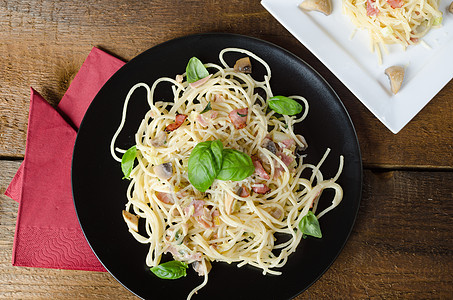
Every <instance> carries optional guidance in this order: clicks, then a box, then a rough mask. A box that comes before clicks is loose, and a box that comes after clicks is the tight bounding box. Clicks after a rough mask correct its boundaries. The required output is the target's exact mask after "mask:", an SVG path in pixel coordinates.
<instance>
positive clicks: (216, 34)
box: [71, 32, 363, 299]
mask: <svg viewBox="0 0 453 300" xmlns="http://www.w3.org/2000/svg"><path fill="white" fill-rule="evenodd" d="M208 36H209V37H213V38H221V37H227V36H228V37H235V38H237V39H249V40H254V41H255V42H259V43H263V44H267V46H268V47H273V48H276V49H278V50H280V51H282V52H284V53H285V54H286V55H288V56H290V57H292V58H294V59H296V60H298V61H299V62H300V63H301V64H304V65H305V66H306V67H307V68H308V69H310V71H311V72H312V73H313V74H314V76H315V77H317V79H318V80H320V81H321V82H322V83H323V84H324V85H325V86H326V87H327V89H328V90H329V92H330V93H332V95H333V96H334V98H336V101H337V104H338V105H339V106H340V107H341V109H342V111H343V112H344V114H345V117H346V118H347V120H348V122H349V125H350V127H351V129H352V132H353V137H354V140H355V142H356V149H355V150H356V151H357V155H358V157H357V158H358V161H359V164H360V170H359V174H358V185H359V186H360V187H359V190H358V195H357V199H356V200H355V204H356V205H355V206H356V207H355V210H354V211H353V215H354V217H353V219H352V222H351V226H350V228H349V230H348V233H347V235H346V238H345V239H344V240H343V242H342V244H341V245H340V246H339V247H338V249H337V251H336V254H335V255H334V256H333V259H331V260H330V262H329V263H328V264H327V265H326V267H325V268H324V269H323V270H322V271H321V272H320V273H319V274H318V276H316V277H314V278H313V280H312V281H311V283H309V284H308V285H306V286H305V287H304V288H303V289H301V290H299V291H298V292H296V293H295V294H294V295H292V296H291V298H290V299H292V298H294V297H297V296H298V295H300V294H302V293H303V292H304V291H306V290H307V289H308V288H310V287H311V286H312V285H313V284H314V283H315V282H317V281H318V280H319V279H320V278H321V277H322V276H323V275H324V274H325V272H326V271H327V270H328V269H329V268H330V267H331V266H332V264H333V263H334V262H335V261H336V259H337V258H338V256H339V255H340V254H341V252H342V251H343V249H344V247H345V245H346V243H347V241H348V240H349V238H350V235H351V233H352V231H353V228H354V226H355V223H356V221H357V216H358V212H359V208H360V203H361V200H362V195H363V191H362V189H363V165H362V154H361V149H360V145H359V140H358V137H357V132H356V129H355V127H354V124H353V122H352V119H351V117H350V115H349V113H348V111H347V109H346V107H345V106H344V104H343V102H342V101H341V99H340V97H339V96H338V94H337V93H336V92H335V90H334V89H333V88H332V86H331V85H330V84H329V83H328V82H327V81H326V80H325V79H324V78H323V77H322V76H321V75H320V74H319V72H318V71H316V70H315V69H314V68H313V67H312V66H311V65H309V64H308V63H307V62H305V61H304V60H303V59H301V58H300V57H298V56H296V55H295V54H293V53H292V52H290V51H288V50H286V49H285V48H283V47H281V46H279V45H276V44H274V43H272V42H269V41H265V40H262V39H259V38H256V37H251V36H246V35H241V34H234V33H219V32H208V33H201V34H191V35H185V36H180V37H176V38H173V39H170V40H167V41H165V42H163V43H160V44H157V45H155V46H153V47H151V48H149V49H147V50H145V51H144V52H142V53H140V54H138V55H137V56H135V57H134V58H133V59H131V60H130V61H128V62H127V63H126V64H124V65H123V66H122V67H121V68H120V69H119V70H118V71H117V72H116V73H115V74H114V75H112V76H111V77H110V78H109V79H108V80H107V82H106V83H105V84H104V86H106V85H108V84H109V83H110V82H111V81H113V80H115V77H116V76H118V75H117V74H121V72H124V70H127V68H128V66H129V65H131V64H132V63H133V62H135V61H136V60H139V59H141V57H143V56H146V55H147V53H148V52H151V51H153V50H154V49H157V48H160V47H165V46H166V45H167V44H171V43H174V42H178V41H179V40H184V39H188V38H196V37H208ZM104 86H103V87H102V88H101V89H100V90H99V92H98V93H97V95H96V96H95V98H94V99H93V101H92V103H94V102H95V101H96V99H97V98H98V97H99V94H101V92H102V91H103V89H104ZM91 107H92V104H90V105H89V107H88V109H87V111H89V110H90V108H91ZM86 122H87V121H86V118H85V116H84V118H83V119H82V122H81V124H80V128H83V126H84V123H86ZM79 133H80V130H79V131H78V132H77V137H76V141H75V144H74V151H73V157H72V161H71V187H72V196H73V203H74V207H75V210H76V215H77V219H78V222H79V224H80V227H81V229H82V232H83V234H84V237H85V239H86V241H87V242H88V244H89V246H90V248H91V249H92V251H93V253H94V254H95V256H96V257H97V258H98V260H99V262H100V263H101V264H102V265H103V266H104V268H105V269H106V270H107V271H108V272H109V274H110V275H111V276H113V277H114V278H115V280H117V281H118V282H119V283H120V284H121V285H122V286H123V287H124V288H126V289H127V290H128V291H129V292H131V293H132V294H133V295H135V296H137V297H139V298H141V299H144V298H143V297H142V296H140V295H139V294H138V293H136V292H135V291H133V290H132V289H130V288H129V287H128V286H127V285H125V284H124V283H123V282H122V281H121V280H120V279H118V278H117V276H116V275H115V274H114V273H113V272H111V271H110V270H109V268H108V267H107V266H106V265H105V264H104V263H103V261H102V259H101V258H100V257H99V256H98V254H97V252H96V251H95V249H94V248H93V246H92V244H91V243H90V241H89V240H88V237H87V235H86V232H85V230H84V227H83V225H82V221H81V217H80V215H79V211H78V210H77V203H76V202H77V201H76V196H75V189H74V185H73V176H74V173H73V169H74V161H75V149H76V148H77V147H78V141H79Z"/></svg>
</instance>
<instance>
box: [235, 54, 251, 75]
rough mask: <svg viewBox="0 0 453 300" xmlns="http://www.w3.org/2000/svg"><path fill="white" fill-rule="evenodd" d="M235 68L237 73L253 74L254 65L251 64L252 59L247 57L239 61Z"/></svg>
mask: <svg viewBox="0 0 453 300" xmlns="http://www.w3.org/2000/svg"><path fill="white" fill-rule="evenodd" d="M233 68H234V70H235V71H236V72H241V73H252V63H251V62H250V58H249V57H248V56H247V57H243V58H241V59H238V60H237V61H236V63H235V64H234V67H233Z"/></svg>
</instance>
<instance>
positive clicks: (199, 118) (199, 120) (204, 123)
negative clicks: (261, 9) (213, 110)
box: [195, 115, 209, 127]
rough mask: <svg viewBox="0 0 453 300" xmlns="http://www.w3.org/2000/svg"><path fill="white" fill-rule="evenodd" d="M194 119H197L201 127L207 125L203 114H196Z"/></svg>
mask: <svg viewBox="0 0 453 300" xmlns="http://www.w3.org/2000/svg"><path fill="white" fill-rule="evenodd" d="M195 120H196V121H197V123H198V124H200V125H201V126H202V127H208V126H209V123H208V122H207V121H206V119H205V118H204V117H203V115H198V116H197V117H196V118H195Z"/></svg>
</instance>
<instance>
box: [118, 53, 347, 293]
mask: <svg viewBox="0 0 453 300" xmlns="http://www.w3.org/2000/svg"><path fill="white" fill-rule="evenodd" d="M226 52H239V53H242V54H244V55H247V56H249V57H251V58H253V59H254V60H255V61H257V62H259V63H261V64H263V65H264V67H265V70H266V75H265V76H264V80H263V81H257V80H255V79H253V77H252V76H251V75H250V74H245V73H241V72H237V71H235V70H234V68H232V67H230V66H229V65H228V64H227V63H226V61H225V59H224V54H225V53H226ZM219 60H220V62H221V64H222V65H217V64H213V63H209V64H206V65H205V66H206V68H207V69H208V70H210V71H211V74H210V75H209V76H207V77H205V78H203V79H202V80H203V82H202V84H201V85H199V83H189V82H187V80H184V78H187V74H182V76H181V75H178V76H176V79H172V78H160V79H158V80H156V81H155V82H154V83H153V85H152V86H151V87H149V86H148V85H147V84H145V83H138V84H136V85H135V86H133V87H132V88H131V90H130V91H129V93H128V95H127V97H126V99H125V102H124V109H123V115H122V118H121V123H120V126H119V127H118V130H117V131H116V133H115V135H114V137H113V138H112V141H111V154H112V156H113V158H114V159H115V160H117V161H118V162H121V158H120V157H119V156H117V153H124V152H125V150H121V149H118V148H115V142H116V138H117V136H118V135H119V133H120V132H121V130H122V127H123V125H124V123H125V118H126V111H127V107H128V103H129V100H130V97H131V95H132V94H133V93H134V91H135V90H136V89H138V88H145V89H146V91H147V100H148V103H149V106H150V110H149V111H148V112H147V113H146V115H145V117H144V119H143V120H142V122H141V125H140V126H139V128H138V130H137V133H136V135H135V142H136V145H135V148H136V151H137V154H136V158H137V161H138V164H137V165H136V166H135V167H134V168H133V170H132V171H131V173H130V180H131V181H130V185H129V188H128V190H127V198H128V202H127V203H126V205H125V211H127V212H128V213H130V214H132V215H134V216H137V217H138V218H139V219H143V220H144V226H143V228H141V229H140V230H136V228H134V226H132V225H131V224H130V222H126V223H127V225H128V227H129V231H130V233H131V234H132V235H133V236H134V238H135V239H136V240H137V241H138V242H140V243H143V244H147V245H148V246H149V252H148V255H147V257H146V264H147V265H148V266H150V267H155V266H158V265H159V264H160V263H161V258H162V255H163V254H165V253H171V254H172V256H173V258H174V259H175V260H177V261H183V262H185V263H188V264H192V265H193V266H194V269H196V271H198V273H199V274H200V275H203V276H205V279H204V281H203V283H202V284H201V285H199V286H197V287H195V288H194V290H193V291H192V292H191V293H190V294H189V295H188V299H190V298H191V297H192V296H193V295H194V293H196V292H197V291H198V290H199V289H201V288H202V287H203V286H204V285H206V284H207V281H208V272H209V269H210V262H214V261H222V262H227V263H237V264H238V267H241V266H244V265H246V264H248V265H251V266H254V267H257V268H259V269H261V270H262V272H263V274H275V275H279V274H281V272H280V271H278V270H277V268H279V267H282V266H283V265H284V264H285V263H286V261H287V258H288V256H289V255H290V254H291V253H293V252H294V251H296V248H297V246H298V244H299V243H300V241H301V239H302V236H303V234H304V233H303V232H302V231H301V230H298V224H299V223H301V220H302V219H303V218H304V217H305V216H306V215H307V214H308V213H309V212H313V213H314V212H316V210H317V207H318V201H319V198H320V194H321V193H322V191H323V190H325V189H332V190H333V191H334V192H335V193H334V196H333V199H332V204H331V205H330V206H329V207H327V208H326V209H324V210H323V211H321V212H319V213H318V214H317V216H318V218H319V217H321V216H322V215H324V214H325V213H326V212H328V211H329V210H331V209H333V208H335V207H336V206H337V205H338V204H339V203H340V201H341V199H342V196H343V191H342V189H341V186H340V185H339V184H338V183H337V182H336V181H337V179H338V177H339V176H340V174H341V170H342V168H343V157H342V156H340V162H339V168H338V173H337V174H336V175H335V176H334V177H333V178H331V179H325V178H324V176H323V174H322V173H321V171H320V166H321V164H322V162H323V161H324V160H325V158H326V157H327V155H328V154H329V151H330V149H327V151H326V153H325V155H324V157H323V158H322V159H321V161H320V162H319V164H317V165H312V164H308V163H305V162H304V157H305V156H304V155H298V150H297V149H305V148H306V147H307V144H306V141H305V139H304V138H303V137H302V136H300V135H297V134H296V133H295V132H294V131H293V126H294V124H296V123H298V122H301V121H302V120H303V119H304V118H305V117H306V116H307V114H308V110H309V106H308V102H307V100H306V99H305V98H303V97H301V96H292V97H290V98H291V99H296V100H297V102H298V103H299V104H303V105H302V106H303V113H302V114H300V115H299V116H298V117H296V116H289V115H282V116H281V115H277V114H276V113H275V111H272V110H270V111H268V110H267V109H268V100H269V98H272V97H273V96H274V95H273V92H272V89H271V87H270V84H269V82H270V78H271V69H270V67H269V65H268V64H267V63H266V62H265V61H264V60H263V59H261V58H260V57H258V56H256V55H255V54H253V53H251V52H249V51H247V50H244V49H237V48H227V49H224V50H222V51H221V52H220V54H219ZM161 82H170V83H171V84H172V85H173V87H172V93H173V101H172V102H165V101H157V100H156V99H155V98H154V92H155V90H156V88H157V86H158V84H159V83H161ZM209 141H220V142H221V144H222V145H223V147H224V149H234V150H235V151H239V152H240V153H243V154H245V155H246V156H247V157H250V159H251V160H252V161H253V167H254V172H253V174H252V175H250V176H247V177H246V178H244V179H242V180H239V181H233V180H219V179H216V180H214V181H213V182H212V185H211V186H210V187H209V188H208V189H207V190H206V191H204V192H200V191H199V190H198V189H197V188H195V187H194V185H192V184H191V181H190V179H189V175H188V172H189V171H188V168H189V166H188V164H189V158H190V156H191V153H192V152H193V149H194V148H195V147H196V146H197V145H199V144H200V143H203V142H209ZM223 164H225V162H224V163H223ZM252 171H253V170H252ZM307 171H308V173H310V172H311V174H312V175H311V176H310V177H308V178H305V177H303V176H302V173H304V174H306V173H307ZM167 175H169V176H167ZM276 233H279V234H283V235H284V236H286V237H287V239H285V240H284V241H277V240H276V238H275V234H276Z"/></svg>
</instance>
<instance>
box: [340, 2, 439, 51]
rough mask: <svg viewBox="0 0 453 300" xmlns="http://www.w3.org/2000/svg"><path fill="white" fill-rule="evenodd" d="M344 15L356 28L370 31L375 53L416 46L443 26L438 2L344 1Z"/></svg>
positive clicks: (372, 47)
mask: <svg viewBox="0 0 453 300" xmlns="http://www.w3.org/2000/svg"><path fill="white" fill-rule="evenodd" d="M343 13H344V14H346V15H348V16H349V18H350V19H351V21H352V22H353V24H354V25H355V26H357V27H358V28H360V29H365V30H367V31H368V33H369V36H370V43H371V49H372V51H376V52H377V53H378V55H379V58H380V59H381V49H380V46H382V47H383V49H384V51H385V52H386V53H387V52H388V50H387V47H386V46H385V45H388V44H400V45H401V46H402V47H403V49H406V47H407V46H409V45H414V44H416V43H418V42H419V41H420V39H421V38H422V37H424V36H425V35H426V34H427V33H428V31H429V30H430V29H431V28H433V27H438V26H440V25H441V22H442V12H441V11H439V0H343Z"/></svg>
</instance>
